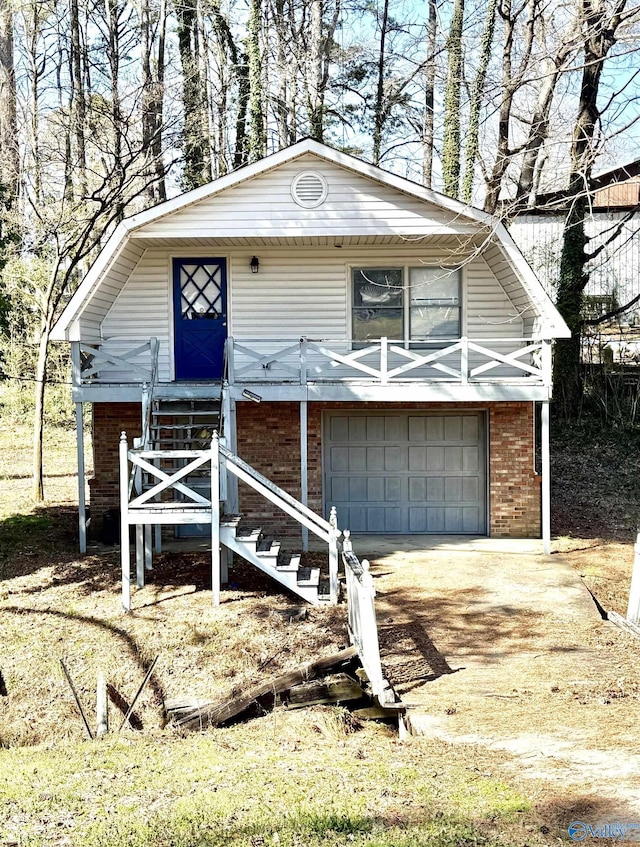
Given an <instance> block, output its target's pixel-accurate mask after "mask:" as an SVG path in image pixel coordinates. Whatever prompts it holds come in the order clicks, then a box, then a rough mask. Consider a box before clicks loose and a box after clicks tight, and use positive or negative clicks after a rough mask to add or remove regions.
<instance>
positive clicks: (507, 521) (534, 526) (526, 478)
mask: <svg viewBox="0 0 640 847" xmlns="http://www.w3.org/2000/svg"><path fill="white" fill-rule="evenodd" d="M533 414H534V405H533V403H492V404H490V406H489V493H490V507H489V514H490V527H491V536H492V537H494V538H538V537H539V536H540V532H541V526H540V496H541V485H540V483H541V481H542V477H541V476H539V475H537V474H536V473H535V472H534V440H533V439H534V435H533V432H534V418H533Z"/></svg>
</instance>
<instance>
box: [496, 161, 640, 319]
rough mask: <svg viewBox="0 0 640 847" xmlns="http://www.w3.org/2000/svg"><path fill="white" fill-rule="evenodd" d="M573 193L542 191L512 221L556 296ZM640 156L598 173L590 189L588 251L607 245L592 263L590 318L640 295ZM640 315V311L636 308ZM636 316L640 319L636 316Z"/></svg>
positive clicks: (529, 256) (520, 243) (518, 241)
mask: <svg viewBox="0 0 640 847" xmlns="http://www.w3.org/2000/svg"><path fill="white" fill-rule="evenodd" d="M570 202H571V197H570V196H569V195H568V193H567V191H553V192H548V193H545V194H540V195H538V196H537V197H536V198H535V205H533V206H531V207H529V208H525V209H522V210H521V211H519V212H518V214H517V215H516V217H514V218H513V220H512V221H511V222H510V223H509V233H510V234H511V236H512V238H513V239H514V241H515V242H516V244H517V245H518V247H520V249H521V250H522V252H523V253H524V255H525V257H526V258H527V261H528V262H529V264H530V265H531V266H532V268H533V269H534V271H535V273H536V275H537V276H538V278H539V279H540V281H541V282H542V284H543V285H544V287H545V288H546V290H547V291H548V292H549V293H550V294H552V295H553V293H554V291H555V289H556V286H557V281H558V272H559V268H560V255H561V252H562V237H563V231H564V221H565V218H566V214H567V209H568V207H569V203H570ZM639 209H640V159H638V160H635V161H633V162H630V163H629V164H626V165H621V166H619V167H617V168H613V169H611V170H608V171H606V172H604V173H601V174H599V175H598V176H596V177H594V178H593V179H592V181H591V188H590V191H589V216H588V218H587V220H586V226H585V229H586V234H587V236H588V237H589V238H590V239H591V241H590V243H589V245H588V246H587V249H588V251H589V252H592V251H593V250H594V249H598V248H600V247H602V250H601V251H600V252H599V254H598V255H597V256H596V257H595V258H594V259H593V260H592V261H591V262H589V264H588V266H587V268H588V271H589V282H588V284H587V288H586V292H585V309H586V313H587V316H588V317H598V316H599V315H601V314H605V313H606V312H608V311H610V310H611V309H613V308H615V307H617V306H622V305H624V304H626V303H629V302H631V301H632V300H633V299H634V298H635V297H638V296H639V295H640V281H639V280H640V275H639V274H638V268H640V218H639V217H638V215H637V211H638V210H639ZM636 315H637V309H636ZM634 320H636V321H637V317H636V316H635V315H634Z"/></svg>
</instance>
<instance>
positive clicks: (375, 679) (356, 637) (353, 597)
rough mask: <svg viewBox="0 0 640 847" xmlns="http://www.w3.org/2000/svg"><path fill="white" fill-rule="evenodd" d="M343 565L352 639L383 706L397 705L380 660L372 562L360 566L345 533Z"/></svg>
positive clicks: (373, 689) (364, 562)
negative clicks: (371, 570) (394, 703)
mask: <svg viewBox="0 0 640 847" xmlns="http://www.w3.org/2000/svg"><path fill="white" fill-rule="evenodd" d="M342 562H343V564H344V572H345V579H346V583H347V604H348V605H347V619H348V629H349V638H350V640H351V643H352V644H354V645H355V646H356V647H357V648H358V655H359V656H360V661H361V662H362V666H363V668H364V669H365V671H366V673H367V676H368V677H369V683H370V685H371V689H372V691H373V693H374V695H375V696H376V697H377V698H378V701H379V703H380V705H382V706H385V705H388V704H389V703H391V702H393V700H394V697H393V694H392V692H391V687H390V685H389V683H388V682H387V680H386V679H385V676H384V671H383V669H382V662H381V659H380V642H379V639H378V624H377V621H376V607H375V596H376V590H375V588H374V586H373V578H372V576H371V573H370V572H369V562H368V561H367V560H366V559H363V561H362V562H360V561H359V560H358V558H357V556H356V555H355V554H354V552H353V547H352V545H351V539H350V534H349V531H348V530H345V533H344V541H343V544H342Z"/></svg>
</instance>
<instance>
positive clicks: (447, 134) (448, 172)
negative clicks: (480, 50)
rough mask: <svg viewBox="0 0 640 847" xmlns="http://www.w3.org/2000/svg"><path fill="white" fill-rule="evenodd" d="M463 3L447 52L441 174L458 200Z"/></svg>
mask: <svg viewBox="0 0 640 847" xmlns="http://www.w3.org/2000/svg"><path fill="white" fill-rule="evenodd" d="M463 21H464V0H455V3H454V6H453V16H452V18H451V27H450V28H449V39H448V41H447V50H448V52H449V69H448V73H447V84H446V88H445V93H444V141H443V145H442V175H443V178H444V193H445V194H448V195H449V197H453V198H454V199H457V197H458V192H459V190H460V99H461V91H462V25H463Z"/></svg>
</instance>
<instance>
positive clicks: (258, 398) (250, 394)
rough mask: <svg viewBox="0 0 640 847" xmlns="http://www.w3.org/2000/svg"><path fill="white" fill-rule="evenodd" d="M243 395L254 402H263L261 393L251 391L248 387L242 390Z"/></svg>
mask: <svg viewBox="0 0 640 847" xmlns="http://www.w3.org/2000/svg"><path fill="white" fill-rule="evenodd" d="M242 396H243V397H244V399H245V400H253V402H254V403H261V402H262V397H261V396H260V395H259V394H254V393H253V391H249V389H248V388H245V390H244V391H243V392H242Z"/></svg>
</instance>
